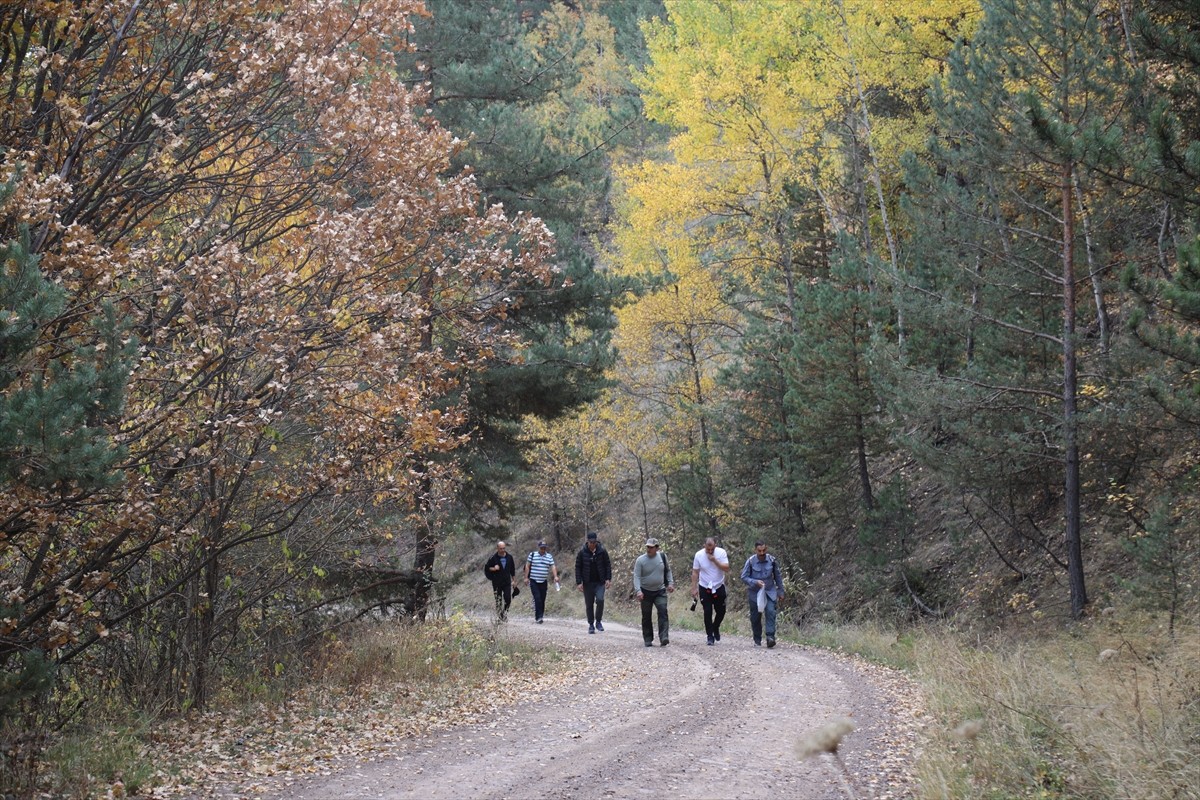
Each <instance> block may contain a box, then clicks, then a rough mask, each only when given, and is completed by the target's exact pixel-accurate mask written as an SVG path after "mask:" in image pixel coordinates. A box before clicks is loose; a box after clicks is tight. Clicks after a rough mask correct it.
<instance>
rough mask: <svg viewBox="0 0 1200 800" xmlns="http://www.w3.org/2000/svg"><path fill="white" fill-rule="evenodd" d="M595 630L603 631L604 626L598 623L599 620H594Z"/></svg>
mask: <svg viewBox="0 0 1200 800" xmlns="http://www.w3.org/2000/svg"><path fill="white" fill-rule="evenodd" d="M596 630H598V631H600V632H601V633H604V626H603V625H601V624H600V620H596Z"/></svg>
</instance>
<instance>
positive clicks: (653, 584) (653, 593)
mask: <svg viewBox="0 0 1200 800" xmlns="http://www.w3.org/2000/svg"><path fill="white" fill-rule="evenodd" d="M633 591H634V592H636V593H637V599H638V600H640V601H641V602H642V638H643V639H644V640H645V641H646V647H653V646H654V624H653V622H652V620H651V619H650V612H651V611H652V610H653V609H658V643H659V646H661V647H666V646H667V645H668V644H670V642H671V639H670V636H669V635H668V629H669V627H670V626H669V623H668V620H667V594H668V593H669V592H673V591H675V579H674V578H673V577H672V576H671V567H670V566H669V565H668V564H667V559H666V557H665V556H663V555H662V554H660V553H659V552H658V539H653V538H652V539H647V540H646V552H644V553H642V554H641V555H640V556H638V557H637V561H635V562H633Z"/></svg>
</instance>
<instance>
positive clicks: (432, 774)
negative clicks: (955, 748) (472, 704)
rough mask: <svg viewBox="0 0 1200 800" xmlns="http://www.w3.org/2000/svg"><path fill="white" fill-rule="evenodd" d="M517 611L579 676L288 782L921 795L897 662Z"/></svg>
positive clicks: (510, 794)
mask: <svg viewBox="0 0 1200 800" xmlns="http://www.w3.org/2000/svg"><path fill="white" fill-rule="evenodd" d="M605 628H606V630H605V631H604V632H603V633H597V634H595V635H588V633H587V626H586V623H584V622H582V621H580V620H579V619H570V620H567V619H553V618H549V617H547V619H546V621H545V624H543V625H534V624H533V621H532V620H531V619H529V618H527V617H525V618H515V619H513V620H512V621H511V622H509V623H508V626H507V631H506V635H509V636H516V637H521V638H525V639H529V640H534V641H540V642H542V643H545V644H548V645H550V646H560V647H563V648H566V649H571V650H575V651H577V652H578V653H579V654H580V655H581V657H582V658H584V659H585V660H586V661H587V662H588V663H589V664H590V667H589V669H588V670H587V673H586V674H585V675H584V676H583V677H582V678H581V679H580V680H578V681H576V682H574V683H573V684H571V685H568V686H565V687H559V688H554V689H547V691H545V692H544V693H540V694H537V695H533V694H527V695H526V696H520V697H514V698H513V703H512V705H511V706H510V710H509V711H508V712H506V713H503V714H501V715H498V716H493V717H491V718H488V719H486V720H484V721H483V722H482V723H480V724H476V725H473V726H470V727H466V728H458V729H454V730H450V731H446V732H441V733H438V734H435V735H433V736H430V737H426V738H424V739H420V740H412V741H408V742H404V743H400V744H399V745H397V747H396V748H395V749H394V750H393V751H392V752H390V753H389V754H388V755H387V756H386V757H384V758H381V759H379V760H377V761H373V762H368V763H347V764H345V765H342V766H339V767H338V768H337V769H336V770H334V771H332V774H330V775H325V776H312V777H308V778H304V779H302V780H300V781H297V782H295V783H293V784H291V785H290V786H287V787H286V788H283V787H278V788H277V789H276V790H274V793H268V794H260V795H255V796H258V797H270V798H278V800H317V799H318V798H319V799H320V800H332V799H333V798H387V799H389V800H392V799H397V798H422V800H441V799H444V800H451V798H453V800H462V799H463V798H496V799H497V800H499V799H501V798H513V799H514V800H524V798H530V799H531V800H532V799H533V798H539V799H541V798H583V797H598V798H614V799H616V798H651V797H664V796H668V797H683V798H705V797H713V798H715V797H720V798H728V799H729V800H733V799H734V798H764V797H787V798H805V799H806V800H808V799H811V800H825V799H826V798H828V799H829V800H834V799H835V798H846V797H856V798H867V797H871V798H902V797H909V796H910V791H909V789H910V787H909V778H908V776H907V770H908V767H909V766H910V765H911V763H912V758H913V752H914V749H915V743H916V739H917V734H916V727H917V726H916V724H915V722H914V718H915V717H916V716H918V715H919V712H916V711H914V708H913V707H914V705H915V701H914V699H913V697H912V695H911V693H910V691H909V690H908V689H907V688H906V685H905V684H904V682H903V681H902V680H900V679H899V678H898V677H897V676H895V675H893V674H891V673H890V672H888V671H887V670H882V669H878V668H872V667H867V666H863V665H855V664H853V663H851V662H850V661H849V660H847V659H843V658H840V657H837V656H832V655H829V654H824V653H821V652H819V651H814V650H808V649H804V648H801V647H798V646H796V645H792V644H788V643H785V642H780V643H779V645H778V646H777V647H776V648H774V649H770V650H768V649H767V648H766V647H765V646H763V647H755V646H754V645H753V644H752V643H751V641H750V640H749V639H748V638H745V637H735V636H725V637H723V639H722V641H721V642H719V643H718V644H717V645H715V646H711V647H710V646H708V645H707V644H706V643H705V639H704V636H703V635H702V634H699V633H694V632H689V631H681V630H677V631H673V632H672V634H671V643H670V645H669V646H668V647H659V646H657V644H656V646H655V647H653V648H647V647H644V646H643V643H642V637H641V632H640V630H634V629H632V628H630V627H627V626H623V625H620V624H617V623H609V624H607V625H606V626H605ZM839 716H847V717H850V718H852V719H853V720H854V722H855V725H856V730H855V731H853V732H852V733H850V734H849V735H848V736H847V737H846V738H845V739H844V740H843V743H842V746H841V748H840V750H839V754H840V756H841V757H842V759H843V761H844V763H845V764H846V765H847V767H848V768H849V770H850V772H851V778H852V783H848V782H846V780H845V779H844V778H842V777H841V773H840V771H839V770H838V769H837V764H836V762H835V761H834V760H833V757H832V756H829V755H824V756H820V757H817V758H810V759H806V760H801V759H799V758H798V757H797V756H796V754H795V746H796V742H797V741H798V740H799V739H801V738H803V737H804V736H805V734H806V733H808V732H810V731H812V730H814V729H817V728H819V727H820V726H822V725H823V724H825V723H827V722H828V721H829V720H831V719H833V718H836V717H839Z"/></svg>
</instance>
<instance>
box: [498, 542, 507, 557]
mask: <svg viewBox="0 0 1200 800" xmlns="http://www.w3.org/2000/svg"><path fill="white" fill-rule="evenodd" d="M507 549H508V545H506V544H505V543H504V542H496V552H497V553H499V554H500V555H504V551H505V550H507Z"/></svg>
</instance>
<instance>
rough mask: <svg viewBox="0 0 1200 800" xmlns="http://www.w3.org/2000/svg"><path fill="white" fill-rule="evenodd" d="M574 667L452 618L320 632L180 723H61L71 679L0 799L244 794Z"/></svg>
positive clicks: (35, 728) (46, 707) (100, 708)
mask: <svg viewBox="0 0 1200 800" xmlns="http://www.w3.org/2000/svg"><path fill="white" fill-rule="evenodd" d="M570 669H571V667H570V664H569V662H568V661H567V660H566V657H564V656H563V655H562V654H559V653H556V652H553V651H550V650H547V651H544V652H539V651H535V650H532V649H530V648H527V647H523V646H521V645H518V644H514V643H512V642H510V641H508V640H507V639H501V638H497V636H496V631H495V629H494V628H493V627H491V626H487V625H480V624H478V623H477V622H473V621H471V620H470V619H468V618H467V617H466V616H465V615H464V614H462V613H456V614H452V615H451V616H449V617H447V618H444V619H438V620H436V621H432V622H431V624H427V625H417V626H413V625H408V624H405V623H403V622H402V621H400V620H398V619H395V618H390V619H385V620H380V621H370V622H362V623H360V624H358V625H356V626H354V627H352V628H350V629H347V630H345V631H343V632H342V633H341V634H339V635H338V636H337V637H329V638H328V639H327V640H326V641H325V642H324V643H323V644H322V645H321V646H320V647H318V648H316V649H315V650H314V651H313V652H312V653H311V654H310V660H309V661H308V663H307V664H306V665H298V664H297V665H293V666H291V667H289V668H287V669H283V668H282V665H281V668H280V670H279V671H278V672H276V671H271V672H268V673H261V672H243V673H236V672H234V673H230V674H228V675H226V676H224V678H225V680H224V681H223V682H222V685H223V686H224V687H225V688H224V691H223V692H222V693H221V694H220V696H218V697H217V698H215V699H214V701H213V703H212V705H211V707H210V708H209V709H208V710H206V711H204V712H203V713H195V714H189V715H185V716H182V717H180V716H178V715H175V714H170V713H167V712H166V710H160V711H158V712H155V711H145V712H136V713H135V712H131V710H130V706H129V705H128V704H127V703H126V702H124V699H123V698H122V697H121V696H120V695H119V694H117V693H110V694H107V695H105V696H102V697H91V698H87V700H88V704H87V705H88V708H89V714H88V715H87V716H86V717H78V718H76V719H73V720H71V721H68V722H66V724H60V723H61V722H62V720H61V717H62V716H63V715H65V714H69V713H70V711H71V710H72V709H77V708H79V707H80V706H81V705H82V704H83V701H84V699H85V698H82V697H80V696H79V695H78V694H76V693H74V692H72V682H70V681H67V682H64V684H63V689H62V690H60V691H57V692H55V694H54V695H52V696H50V697H48V698H46V699H45V700H44V701H43V702H41V703H40V704H38V705H37V706H34V707H30V708H28V709H27V710H26V714H27V715H26V720H27V722H28V723H31V724H30V725H28V727H27V730H28V734H27V735H28V736H30V737H32V738H31V739H28V740H26V741H27V742H28V744H29V745H34V747H31V749H30V750H29V751H28V756H27V757H23V758H16V759H13V758H11V756H12V755H14V753H13V752H10V753H8V754H7V755H8V756H10V758H8V759H6V760H5V761H4V766H5V770H4V772H3V774H0V786H2V787H4V788H3V789H2V790H0V796H3V797H33V796H43V797H61V798H80V799H81V800H82V799H83V798H97V797H114V796H115V797H120V796H125V795H129V796H136V795H140V796H146V795H150V794H153V795H154V796H163V797H167V796H174V795H177V794H180V793H187V792H189V791H199V790H203V789H204V788H206V787H211V786H212V785H215V784H218V783H222V784H226V785H228V784H234V783H240V784H241V785H243V786H253V785H254V784H255V782H256V781H258V780H262V779H264V778H267V777H271V776H279V775H284V776H286V775H300V774H304V773H308V772H311V771H313V770H314V769H318V768H322V766H323V765H326V764H327V763H328V762H329V761H330V760H331V759H333V758H337V757H343V758H353V759H362V758H369V757H371V756H373V755H377V754H379V753H381V752H383V751H385V750H386V749H387V748H388V747H390V746H391V745H393V744H394V743H396V742H398V741H401V740H403V739H404V738H407V737H412V736H420V735H424V734H427V733H429V732H431V731H435V730H440V729H444V728H448V727H453V726H455V725H461V724H465V723H468V722H471V721H472V720H475V719H478V718H479V717H481V716H482V715H485V714H487V713H490V712H491V711H493V710H494V709H495V708H497V707H498V706H501V705H507V704H509V703H511V700H512V697H513V693H514V692H520V691H523V690H525V689H526V688H531V687H534V686H535V685H536V684H537V682H538V681H540V680H543V676H544V675H545V674H546V673H547V672H548V671H553V672H556V673H562V672H564V671H565V672H569V671H570ZM76 687H77V685H76ZM35 720H36V721H37V723H36V724H33V723H34V721H35Z"/></svg>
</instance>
